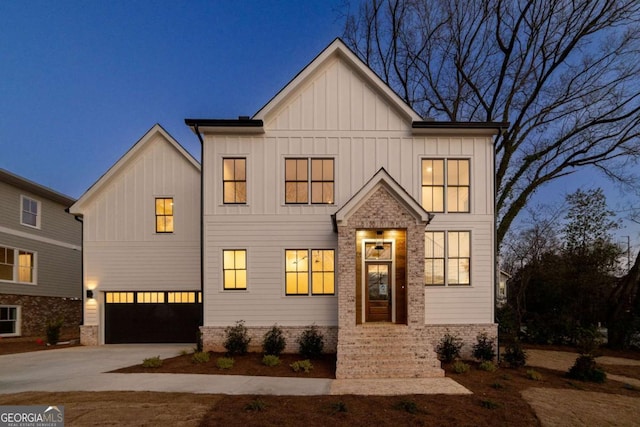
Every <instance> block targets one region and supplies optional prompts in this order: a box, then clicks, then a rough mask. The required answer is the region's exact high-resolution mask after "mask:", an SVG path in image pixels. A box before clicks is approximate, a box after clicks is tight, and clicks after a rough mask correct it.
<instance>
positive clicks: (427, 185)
mask: <svg viewBox="0 0 640 427" xmlns="http://www.w3.org/2000/svg"><path fill="white" fill-rule="evenodd" d="M469 175H470V171H469V160H467V159H423V160H422V206H423V207H424V208H425V209H426V210H427V211H428V212H469V191H470V178H469Z"/></svg>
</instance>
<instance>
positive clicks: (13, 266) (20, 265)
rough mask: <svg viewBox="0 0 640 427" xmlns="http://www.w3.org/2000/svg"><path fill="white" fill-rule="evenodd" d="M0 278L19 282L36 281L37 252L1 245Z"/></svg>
mask: <svg viewBox="0 0 640 427" xmlns="http://www.w3.org/2000/svg"><path fill="white" fill-rule="evenodd" d="M0 280H6V281H10V282H18V283H35V282H36V255H35V253H34V252H29V251H25V250H22V249H16V248H10V247H6V246H0Z"/></svg>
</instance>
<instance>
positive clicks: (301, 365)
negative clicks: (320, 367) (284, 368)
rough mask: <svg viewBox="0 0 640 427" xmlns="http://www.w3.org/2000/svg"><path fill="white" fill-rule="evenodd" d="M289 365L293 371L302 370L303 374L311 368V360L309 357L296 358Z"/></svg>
mask: <svg viewBox="0 0 640 427" xmlns="http://www.w3.org/2000/svg"><path fill="white" fill-rule="evenodd" d="M289 366H291V369H293V372H304V373H305V374H308V373H309V372H311V370H312V369H313V364H311V361H310V360H309V359H307V360H298V361H297V362H293V363H292V364H291V365H289Z"/></svg>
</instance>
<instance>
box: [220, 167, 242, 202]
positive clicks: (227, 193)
mask: <svg viewBox="0 0 640 427" xmlns="http://www.w3.org/2000/svg"><path fill="white" fill-rule="evenodd" d="M222 165H223V176H222V186H223V200H224V203H227V204H233V203H235V204H242V203H247V169H246V166H247V161H246V159H242V158H241V159H223V160H222Z"/></svg>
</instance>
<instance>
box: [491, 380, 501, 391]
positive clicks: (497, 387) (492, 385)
mask: <svg viewBox="0 0 640 427" xmlns="http://www.w3.org/2000/svg"><path fill="white" fill-rule="evenodd" d="M491 388H495V389H496V390H500V389H503V388H504V385H502V383H500V382H498V381H496V382H494V383H493V384H491Z"/></svg>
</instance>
